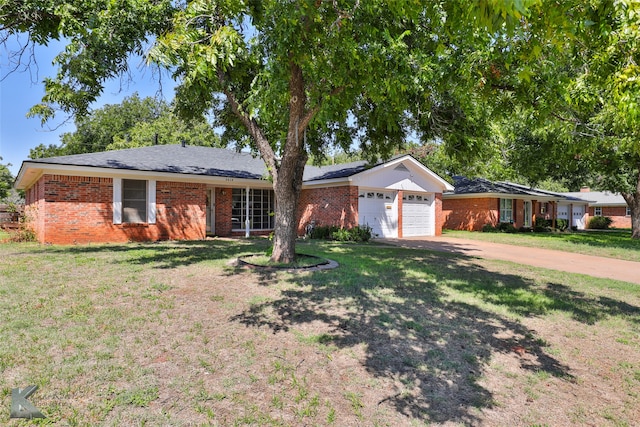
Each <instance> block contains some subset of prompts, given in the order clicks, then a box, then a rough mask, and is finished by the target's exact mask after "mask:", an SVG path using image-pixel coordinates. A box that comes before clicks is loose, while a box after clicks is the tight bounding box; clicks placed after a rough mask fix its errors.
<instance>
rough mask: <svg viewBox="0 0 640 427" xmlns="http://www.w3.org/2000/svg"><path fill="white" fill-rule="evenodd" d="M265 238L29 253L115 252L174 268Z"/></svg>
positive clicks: (244, 249)
mask: <svg viewBox="0 0 640 427" xmlns="http://www.w3.org/2000/svg"><path fill="white" fill-rule="evenodd" d="M269 245H270V242H269V241H268V240H266V239H211V240H191V241H162V242H144V243H125V244H104V245H78V246H41V247H38V249H35V251H30V253H33V252H38V251H39V252H40V253H43V254H45V253H46V254H60V255H65V254H69V255H83V256H95V255H99V254H101V253H105V254H113V253H119V254H120V255H121V256H120V257H119V258H118V259H117V262H121V263H130V264H134V265H150V266H152V267H153V268H166V269H170V268H175V267H180V266H189V265H192V264H198V263H201V262H207V261H219V260H231V259H234V258H237V257H238V256H239V255H245V254H249V253H254V252H260V251H265V250H266V249H267V247H268V246H269Z"/></svg>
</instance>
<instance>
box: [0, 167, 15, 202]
mask: <svg viewBox="0 0 640 427" xmlns="http://www.w3.org/2000/svg"><path fill="white" fill-rule="evenodd" d="M1 160H2V157H0V161H1ZM9 166H11V165H10V164H2V163H0V200H4V199H5V198H7V197H8V196H9V192H10V191H11V188H12V187H13V179H14V178H13V175H12V174H11V171H10V170H9Z"/></svg>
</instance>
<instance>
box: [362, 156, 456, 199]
mask: <svg viewBox="0 0 640 427" xmlns="http://www.w3.org/2000/svg"><path fill="white" fill-rule="evenodd" d="M351 180H352V182H353V183H354V184H355V185H358V186H366V187H373V188H388V189H393V190H407V191H426V192H434V193H442V192H445V191H451V190H453V186H452V185H451V184H449V183H448V182H447V181H445V180H444V179H442V178H441V177H440V176H438V175H436V174H435V173H434V172H433V171H431V170H430V169H428V168H427V167H426V166H424V165H423V164H422V163H420V162H419V161H417V160H416V159H415V158H413V157H412V156H409V155H405V156H400V157H396V158H395V159H391V160H389V161H387V162H383V163H379V164H377V165H376V166H374V167H372V168H370V169H366V170H364V171H362V172H359V173H357V174H356V175H354V176H353V177H352V178H351Z"/></svg>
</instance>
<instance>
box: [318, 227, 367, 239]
mask: <svg viewBox="0 0 640 427" xmlns="http://www.w3.org/2000/svg"><path fill="white" fill-rule="evenodd" d="M371 231H372V230H371V227H369V226H368V225H357V226H355V227H352V228H339V227H337V226H335V225H322V226H317V227H316V228H314V230H313V232H312V233H311V238H312V239H324V240H337V241H339V242H368V241H369V240H370V239H371V237H372V233H371Z"/></svg>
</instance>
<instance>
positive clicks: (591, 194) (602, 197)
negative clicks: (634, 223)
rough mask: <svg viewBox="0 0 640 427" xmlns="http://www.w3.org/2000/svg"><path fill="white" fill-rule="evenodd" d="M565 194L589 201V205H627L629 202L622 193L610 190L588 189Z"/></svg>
mask: <svg viewBox="0 0 640 427" xmlns="http://www.w3.org/2000/svg"><path fill="white" fill-rule="evenodd" d="M563 194H566V195H568V196H571V197H575V198H576V199H580V200H584V201H588V202H589V206H627V202H626V201H625V200H624V197H622V195H620V193H612V192H610V191H587V192H573V193H563Z"/></svg>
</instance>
